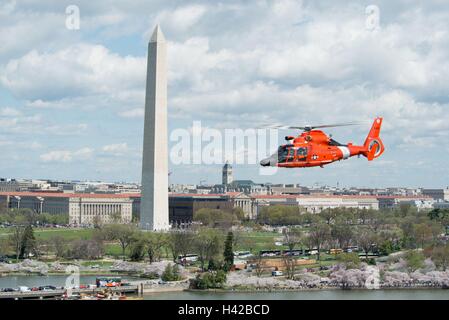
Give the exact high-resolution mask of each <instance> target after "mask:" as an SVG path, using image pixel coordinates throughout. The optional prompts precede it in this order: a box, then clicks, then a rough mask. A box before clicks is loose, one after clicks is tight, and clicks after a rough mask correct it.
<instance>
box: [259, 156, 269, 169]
mask: <svg viewBox="0 0 449 320" xmlns="http://www.w3.org/2000/svg"><path fill="white" fill-rule="evenodd" d="M270 160H271V157H270V158H266V159H263V160H261V161H260V165H261V166H263V167H268V166H269V165H270V163H271V162H270Z"/></svg>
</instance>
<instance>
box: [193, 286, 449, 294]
mask: <svg viewBox="0 0 449 320" xmlns="http://www.w3.org/2000/svg"><path fill="white" fill-rule="evenodd" d="M448 289H449V288H445V287H443V286H439V287H432V286H425V287H424V286H417V287H380V288H378V289H368V288H362V287H357V288H345V289H343V288H341V287H322V288H292V289H289V288H286V289H279V288H278V289H268V288H266V289H232V288H229V289H205V290H201V289H186V290H184V291H188V292H215V293H233V292H236V293H271V292H272V293H276V292H307V291H337V290H341V291H379V290H448Z"/></svg>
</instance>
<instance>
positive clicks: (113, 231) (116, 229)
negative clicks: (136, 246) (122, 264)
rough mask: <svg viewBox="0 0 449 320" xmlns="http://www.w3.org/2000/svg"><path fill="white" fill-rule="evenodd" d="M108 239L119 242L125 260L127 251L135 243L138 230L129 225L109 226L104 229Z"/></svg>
mask: <svg viewBox="0 0 449 320" xmlns="http://www.w3.org/2000/svg"><path fill="white" fill-rule="evenodd" d="M103 232H104V234H105V237H106V239H109V240H117V241H118V242H119V243H120V247H121V249H122V257H123V260H125V257H126V249H127V248H128V247H129V245H130V244H131V243H132V242H133V239H134V236H135V233H136V228H135V226H133V225H129V224H109V225H107V226H105V227H104V228H103Z"/></svg>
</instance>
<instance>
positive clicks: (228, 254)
mask: <svg viewBox="0 0 449 320" xmlns="http://www.w3.org/2000/svg"><path fill="white" fill-rule="evenodd" d="M232 245H233V234H232V231H229V232H228V235H227V236H226V241H225V248H224V252H223V257H224V266H223V268H224V270H225V271H226V272H228V271H229V270H231V268H232V266H233V265H234V251H233V250H232Z"/></svg>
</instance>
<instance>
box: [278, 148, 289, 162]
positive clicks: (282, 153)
mask: <svg viewBox="0 0 449 320" xmlns="http://www.w3.org/2000/svg"><path fill="white" fill-rule="evenodd" d="M288 151H289V149H288V148H287V146H280V147H279V149H278V162H285V161H286V160H287V157H288Z"/></svg>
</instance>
